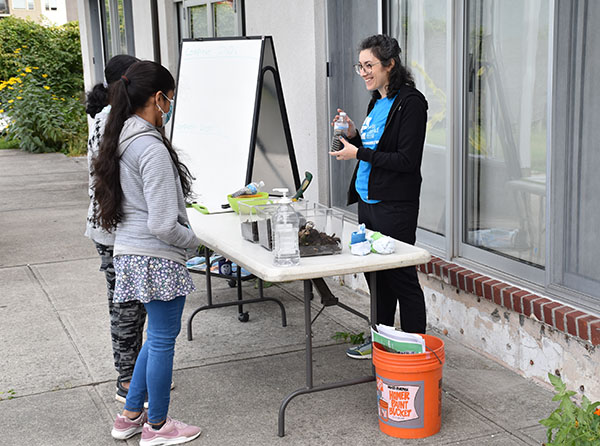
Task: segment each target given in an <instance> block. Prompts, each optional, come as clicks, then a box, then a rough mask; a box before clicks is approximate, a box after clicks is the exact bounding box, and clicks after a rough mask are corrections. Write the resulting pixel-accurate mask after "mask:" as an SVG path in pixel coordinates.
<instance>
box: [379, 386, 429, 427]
mask: <svg viewBox="0 0 600 446" xmlns="http://www.w3.org/2000/svg"><path fill="white" fill-rule="evenodd" d="M377 387H378V390H379V391H380V392H381V397H380V398H381V400H383V406H384V407H386V409H387V413H386V415H387V418H389V419H390V420H393V421H408V420H414V419H415V418H419V414H418V413H417V411H416V409H415V401H416V397H417V393H418V391H419V389H420V387H419V386H405V385H402V386H389V385H387V384H386V383H385V382H383V381H382V380H381V379H380V378H377ZM380 405H382V404H381V402H380Z"/></svg>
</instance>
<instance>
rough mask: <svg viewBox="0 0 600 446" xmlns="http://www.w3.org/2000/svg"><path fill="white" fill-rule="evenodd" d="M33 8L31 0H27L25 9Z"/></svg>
mask: <svg viewBox="0 0 600 446" xmlns="http://www.w3.org/2000/svg"><path fill="white" fill-rule="evenodd" d="M33 8H35V4H34V1H33V0H27V9H33Z"/></svg>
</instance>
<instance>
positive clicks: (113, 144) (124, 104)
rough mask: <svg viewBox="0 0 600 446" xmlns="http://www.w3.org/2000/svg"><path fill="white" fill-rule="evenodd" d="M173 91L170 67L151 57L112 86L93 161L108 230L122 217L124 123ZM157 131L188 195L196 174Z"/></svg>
mask: <svg viewBox="0 0 600 446" xmlns="http://www.w3.org/2000/svg"><path fill="white" fill-rule="evenodd" d="M173 90H175V80H174V79H173V76H172V75H171V73H169V70H167V69H166V68H165V67H163V66H162V65H160V64H158V63H156V62H152V61H149V60H144V61H140V62H137V63H134V64H133V65H131V66H130V67H129V69H127V71H126V72H125V74H124V75H123V76H122V77H121V78H120V81H119V82H113V83H112V84H111V85H110V87H109V91H108V92H109V96H110V104H111V106H112V108H111V110H110V113H109V114H108V119H107V120H106V125H105V127H104V136H103V137H102V142H101V143H100V149H99V152H98V156H97V157H96V158H95V159H94V161H93V169H94V178H95V182H94V194H95V197H96V201H97V202H98V208H99V209H98V215H97V218H98V222H99V223H100V226H101V227H102V228H104V229H106V230H107V231H110V230H112V229H114V228H115V227H116V225H117V223H119V222H120V221H121V218H122V210H121V202H122V200H123V190H122V189H121V182H120V178H119V155H118V151H119V137H120V135H121V130H122V129H123V125H124V124H125V121H126V120H127V119H129V118H130V117H131V116H132V115H133V114H135V112H136V111H138V110H140V109H142V108H143V107H144V105H145V104H146V103H147V102H148V100H149V99H150V98H151V97H152V96H154V95H155V94H156V93H157V92H159V91H161V92H163V93H164V94H167V93H168V92H169V91H173ZM158 130H159V131H160V133H161V135H162V140H163V143H164V145H165V146H166V147H167V150H168V151H169V155H170V156H171V160H172V161H173V164H174V166H175V167H176V168H177V172H178V173H179V180H180V181H181V188H182V189H183V194H184V196H185V197H186V198H189V197H190V196H191V187H192V180H193V177H192V175H191V173H190V171H189V170H188V168H187V167H186V166H185V165H184V164H183V163H182V162H181V161H179V157H178V155H177V152H175V149H173V146H172V145H171V142H170V141H169V140H168V139H167V137H166V136H165V134H164V129H162V128H160V129H158Z"/></svg>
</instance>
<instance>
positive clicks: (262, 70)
mask: <svg viewBox="0 0 600 446" xmlns="http://www.w3.org/2000/svg"><path fill="white" fill-rule="evenodd" d="M248 39H261V40H262V44H261V50H260V61H259V72H258V78H257V84H256V85H257V87H256V96H255V100H254V114H253V117H252V131H251V137H250V147H249V151H248V162H247V168H246V178H245V184H248V183H250V182H251V181H252V175H253V171H254V159H255V154H256V145H257V141H258V139H259V131H260V126H259V124H260V121H259V118H260V111H261V99H262V94H263V88H264V83H265V74H266V73H267V72H270V73H271V74H272V75H273V81H274V83H275V91H276V96H277V104H278V106H279V112H280V115H281V123H282V126H283V132H284V136H285V140H286V145H287V152H288V156H289V161H290V167H291V171H292V179H293V182H294V186H295V189H296V190H297V189H299V188H300V185H301V181H300V175H299V172H298V165H297V162H296V155H295V152H294V145H293V142H292V134H291V131H290V126H289V121H288V115H287V110H286V107H285V102H284V99H283V89H282V86H281V78H280V76H279V70H278V68H277V58H276V56H275V48H274V45H273V39H272V37H271V36H258V37H223V38H197V39H184V40H182V41H181V45H180V54H181V53H182V45H183V43H184V42H189V41H215V40H248ZM267 45H268V47H267ZM266 51H270V53H269V54H270V56H271V58H272V63H269V64H267V63H265V52H266ZM180 71H181V58H180V59H179V69H178V78H177V82H178V83H179V72H180ZM176 112H177V108H175V110H174V113H173V115H174V116H173V120H175V113H176ZM173 130H174V129H173V128H172V130H171V137H172V136H173ZM205 261H206V268H205V271H198V270H190V271H191V272H194V273H197V274H204V275H205V276H206V295H207V305H204V306H202V307H199V308H197V309H196V310H194V312H193V313H192V314H191V316H190V317H189V318H188V323H187V328H188V340H190V341H191V340H192V339H193V334H192V322H193V319H194V317H195V316H196V314H198V313H199V312H201V311H204V310H209V309H212V308H221V307H227V306H237V307H238V311H239V315H238V319H239V321H240V322H247V321H248V320H249V314H248V312H244V309H243V304H245V303H246V304H248V303H258V302H267V301H273V302H275V303H277V304H278V305H279V307H280V309H281V324H282V326H283V327H285V326H287V318H286V312H285V307H284V306H283V303H282V302H281V301H280V300H279V299H276V298H270V297H264V295H263V282H262V280H260V279H258V290H259V298H258V299H243V295H242V282H243V281H245V280H248V279H250V278H252V277H253V276H250V277H242V276H241V267H240V266H238V273H237V275H236V276H233V275H232V276H223V275H221V274H215V273H211V271H210V267H211V262H210V252H209V250H208V249H207V248H205ZM211 276H213V277H220V278H226V279H228V281H229V283H230V285H231V283H234V284H235V285H234V286H236V287H237V297H238V298H237V300H236V301H230V302H221V303H213V300H212V284H211Z"/></svg>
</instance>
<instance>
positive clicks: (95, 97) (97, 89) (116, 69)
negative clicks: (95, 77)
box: [85, 54, 139, 118]
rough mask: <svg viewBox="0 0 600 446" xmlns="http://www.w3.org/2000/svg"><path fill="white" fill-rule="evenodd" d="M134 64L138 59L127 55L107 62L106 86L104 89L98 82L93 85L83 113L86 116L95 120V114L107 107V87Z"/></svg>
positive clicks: (121, 55)
mask: <svg viewBox="0 0 600 446" xmlns="http://www.w3.org/2000/svg"><path fill="white" fill-rule="evenodd" d="M136 62H139V59H138V58H137V57H133V56H130V55H128V54H118V55H116V56H114V57H112V58H111V59H110V60H109V61H108V63H107V64H106V68H105V69H104V78H105V79H106V84H107V86H106V87H105V86H104V83H103V82H100V83H99V84H96V85H94V87H93V88H92V90H91V91H90V92H88V94H87V101H86V105H85V112H86V113H87V114H88V115H90V116H91V117H92V118H95V117H96V114H97V113H99V112H100V111H102V109H103V108H104V107H106V106H107V105H108V85H110V84H112V83H113V82H115V81H118V80H119V79H121V76H122V75H123V74H125V71H127V68H129V67H130V66H131V65H133V64H134V63H136Z"/></svg>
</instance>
